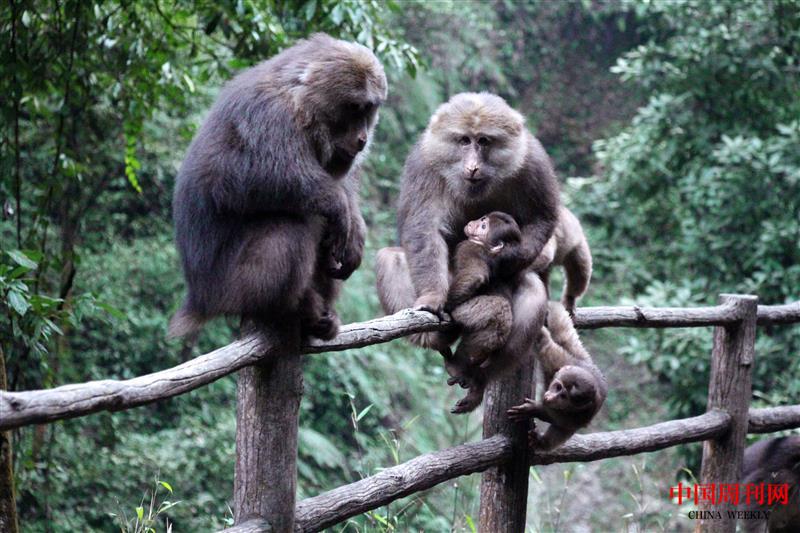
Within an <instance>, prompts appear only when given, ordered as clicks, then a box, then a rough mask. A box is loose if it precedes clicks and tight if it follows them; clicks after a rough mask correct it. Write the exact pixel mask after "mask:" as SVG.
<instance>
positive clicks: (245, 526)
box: [221, 518, 275, 533]
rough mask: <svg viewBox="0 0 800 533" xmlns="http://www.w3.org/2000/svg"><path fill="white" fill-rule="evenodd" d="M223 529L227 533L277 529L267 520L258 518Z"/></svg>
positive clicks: (264, 531) (270, 532)
mask: <svg viewBox="0 0 800 533" xmlns="http://www.w3.org/2000/svg"><path fill="white" fill-rule="evenodd" d="M221 531H224V532H225V533H272V532H273V531H275V530H274V529H273V528H272V526H271V525H270V524H269V522H267V521H266V520H259V519H257V518H256V519H254V520H248V521H247V522H243V523H242V524H236V525H235V526H233V527H229V528H226V529H223V530H221Z"/></svg>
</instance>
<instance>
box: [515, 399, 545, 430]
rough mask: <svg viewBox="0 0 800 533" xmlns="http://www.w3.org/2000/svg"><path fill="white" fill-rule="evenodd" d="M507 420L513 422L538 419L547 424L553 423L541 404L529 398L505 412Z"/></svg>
mask: <svg viewBox="0 0 800 533" xmlns="http://www.w3.org/2000/svg"><path fill="white" fill-rule="evenodd" d="M506 414H507V415H508V418H509V419H510V420H514V421H517V422H519V421H522V420H528V419H529V418H538V419H539V420H543V421H544V422H547V423H548V424H552V423H553V418H552V417H551V416H550V414H549V413H548V411H547V408H545V406H544V405H542V403H541V402H537V401H536V400H533V399H531V398H525V402H524V403H521V404H519V405H515V406H514V407H512V408H510V409H509V410H508V411H506Z"/></svg>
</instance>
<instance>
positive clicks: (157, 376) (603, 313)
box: [0, 302, 800, 431]
mask: <svg viewBox="0 0 800 533" xmlns="http://www.w3.org/2000/svg"><path fill="white" fill-rule="evenodd" d="M757 317H758V318H757V321H758V324H759V325H766V324H789V323H792V322H798V321H800V302H795V303H791V304H784V305H759V306H758V314H757ZM734 321H735V316H734V310H733V309H732V308H730V307H729V306H726V305H718V306H715V307H674V308H667V307H663V308H658V307H637V306H627V307H588V308H581V309H578V312H577V316H576V325H577V327H578V328H581V329H597V328H603V327H636V328H666V327H702V326H715V325H727V324H730V323H732V322H734ZM446 327H448V324H447V323H446V322H442V321H440V320H439V319H438V318H437V317H436V316H435V315H433V314H431V313H427V312H425V311H413V310H410V309H405V310H403V311H400V312H399V313H396V314H394V315H390V316H386V317H381V318H376V319H373V320H368V321H367V322H359V323H355V324H349V325H347V326H343V327H342V329H341V332H340V333H339V335H338V336H337V337H336V338H335V339H333V340H330V341H314V342H313V343H311V344H309V345H308V346H306V347H304V349H303V353H307V354H316V353H322V352H335V351H341V350H348V349H351V348H361V347H364V346H369V345H371V344H379V343H383V342H388V341H391V340H394V339H397V338H399V337H404V336H406V335H410V334H412V333H418V332H422V331H435V330H440V329H444V328H446ZM272 350H273V347H271V346H267V345H264V344H262V343H261V342H260V341H259V339H258V338H257V337H255V336H249V337H245V338H243V339H241V340H238V341H235V342H232V343H231V344H228V345H227V346H224V347H222V348H218V349H217V350H214V351H213V352H209V353H207V354H204V355H201V356H198V357H196V358H194V359H191V360H189V361H186V362H185V363H182V364H180V365H178V366H175V367H173V368H169V369H166V370H161V371H158V372H153V373H152V374H146V375H144V376H139V377H136V378H133V379H127V380H100V381H89V382H86V383H79V384H71V385H62V386H60V387H55V388H53V389H43V390H33V391H24V392H7V391H0V431H3V430H8V429H14V428H18V427H21V426H27V425H31V424H42V423H46V422H53V421H56V420H63V419H66V418H75V417H79V416H86V415H89V414H92V413H97V412H99V411H121V410H124V409H130V408H132V407H138V406H140V405H145V404H148V403H152V402H155V401H158V400H165V399H167V398H172V397H173V396H177V395H179V394H184V393H186V392H189V391H192V390H194V389H197V388H200V387H202V386H204V385H208V384H209V383H211V382H213V381H216V380H218V379H219V378H221V377H224V376H227V375H229V374H233V373H234V372H237V371H238V370H240V369H242V368H244V367H245V366H249V365H253V364H255V363H257V362H263V361H267V360H269V359H270V358H271V357H272V355H273V353H272Z"/></svg>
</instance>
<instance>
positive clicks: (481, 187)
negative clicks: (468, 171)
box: [466, 178, 489, 194]
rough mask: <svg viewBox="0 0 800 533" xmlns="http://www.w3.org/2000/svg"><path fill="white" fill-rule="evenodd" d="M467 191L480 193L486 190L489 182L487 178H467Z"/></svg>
mask: <svg viewBox="0 0 800 533" xmlns="http://www.w3.org/2000/svg"><path fill="white" fill-rule="evenodd" d="M466 182H467V192H468V193H469V194H480V193H482V192H483V191H485V190H486V186H487V185H488V184H489V182H488V180H485V179H483V178H479V179H467V180H466Z"/></svg>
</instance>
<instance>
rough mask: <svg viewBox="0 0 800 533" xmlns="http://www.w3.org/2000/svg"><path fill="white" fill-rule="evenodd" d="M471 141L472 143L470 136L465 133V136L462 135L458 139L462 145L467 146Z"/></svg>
mask: <svg viewBox="0 0 800 533" xmlns="http://www.w3.org/2000/svg"><path fill="white" fill-rule="evenodd" d="M469 143H470V140H469V137H467V136H466V135H464V136H463V137H461V138H460V139H459V140H458V144H460V145H461V146H466V145H468V144H469Z"/></svg>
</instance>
